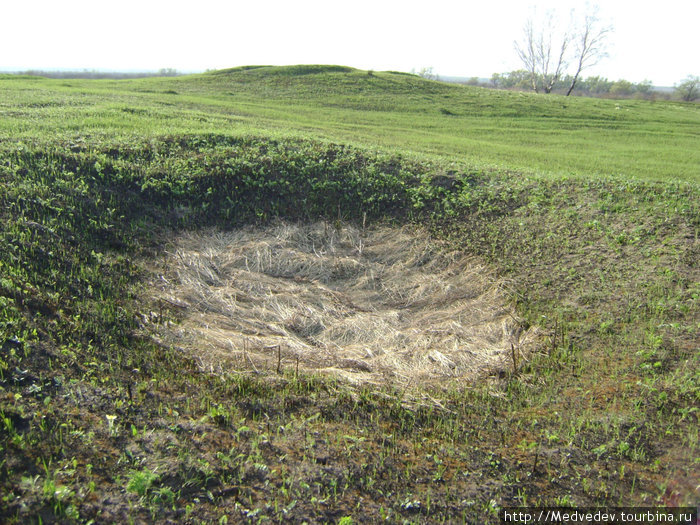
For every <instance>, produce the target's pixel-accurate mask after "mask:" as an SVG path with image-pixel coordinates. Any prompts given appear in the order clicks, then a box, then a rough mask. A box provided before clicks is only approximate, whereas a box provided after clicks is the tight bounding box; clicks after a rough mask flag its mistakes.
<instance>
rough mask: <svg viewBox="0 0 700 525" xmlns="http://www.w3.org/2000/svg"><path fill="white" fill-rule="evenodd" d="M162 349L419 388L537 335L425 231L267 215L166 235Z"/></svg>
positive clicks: (468, 265) (502, 355)
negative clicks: (228, 227) (167, 319)
mask: <svg viewBox="0 0 700 525" xmlns="http://www.w3.org/2000/svg"><path fill="white" fill-rule="evenodd" d="M166 258H167V259H166V266H165V268H166V269H165V271H164V272H162V276H161V278H160V279H159V281H158V282H159V283H160V285H159V287H158V288H157V299H158V300H159V301H161V302H165V303H168V304H170V305H175V306H177V307H178V309H179V310H180V311H181V312H182V320H181V322H180V323H177V324H174V325H171V326H170V327H169V328H167V329H162V330H161V331H160V337H161V338H162V339H163V342H164V343H167V344H174V345H176V346H178V347H180V348H182V349H184V350H185V351H187V352H190V353H192V354H193V355H195V356H196V357H197V358H198V360H199V362H200V363H201V365H202V366H203V367H204V368H207V369H212V370H242V369H245V370H253V371H268V372H269V371H283V370H289V369H300V370H307V371H308V370H314V371H319V372H328V373H333V374H336V375H339V376H343V377H344V378H346V379H348V380H350V381H353V382H363V383H364V382H367V383H380V382H387V381H392V382H399V383H402V384H417V383H421V382H432V383H434V382H436V381H440V380H441V379H448V378H464V379H471V378H476V377H478V376H480V375H482V374H484V373H491V372H494V371H498V370H499V369H507V368H509V367H510V368H512V366H513V358H515V359H516V360H522V358H523V357H522V356H524V355H526V354H527V353H528V352H529V349H530V348H531V347H532V345H533V344H534V341H535V339H536V333H535V330H533V329H530V330H523V329H522V327H521V324H520V323H519V321H518V319H517V318H516V316H515V315H514V313H513V310H512V308H511V307H509V306H507V302H508V301H507V297H506V293H505V291H504V287H503V286H502V284H501V283H500V282H499V281H498V280H497V279H496V278H495V276H494V274H493V272H492V271H490V270H489V269H488V268H486V267H485V266H484V265H483V264H480V263H479V262H477V260H476V259H474V258H472V257H469V256H466V255H464V254H463V253H460V252H457V251H454V250H450V249H449V247H448V246H446V245H445V244H443V243H440V242H437V241H436V240H435V239H433V238H431V237H430V236H429V235H428V234H427V233H426V232H425V231H422V230H419V229H415V228H409V227H403V228H398V227H392V226H377V227H373V228H368V229H366V230H364V229H361V228H356V227H353V226H349V225H343V226H334V225H332V224H329V223H325V222H319V223H315V224H306V225H298V224H287V223H278V224H275V225H273V226H268V227H265V228H261V227H245V228H241V229H238V230H234V231H230V232H221V231H211V230H210V231H199V232H196V233H185V234H182V235H180V236H178V237H177V238H175V239H173V240H172V243H171V246H170V248H169V249H168V250H167V256H166Z"/></svg>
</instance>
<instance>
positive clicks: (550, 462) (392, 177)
mask: <svg viewBox="0 0 700 525" xmlns="http://www.w3.org/2000/svg"><path fill="white" fill-rule="evenodd" d="M2 148H3V149H2V153H1V155H0V159H1V161H0V177H1V178H2V183H3V185H2V188H3V191H2V193H1V194H0V215H1V219H2V222H1V224H2V231H1V233H0V236H1V237H2V246H3V248H4V249H3V250H2V251H1V252H0V301H2V310H1V314H0V342H1V344H2V356H1V358H2V361H0V388H1V390H0V394H1V401H0V416H1V420H2V425H3V432H2V433H1V434H0V447H1V451H2V461H1V462H0V485H1V486H2V494H3V500H2V507H1V509H2V510H1V512H2V517H3V520H4V521H8V522H13V521H14V522H17V523H24V522H27V521H31V520H34V521H38V519H39V518H41V519H42V521H43V522H48V521H51V520H54V519H64V520H81V521H82V520H90V519H94V520H95V521H98V522H106V521H107V522H108V521H126V520H127V519H128V517H132V518H135V519H144V520H151V519H156V518H157V519H159V520H168V519H169V520H173V521H186V520H188V519H190V520H205V521H216V520H218V519H219V518H220V517H222V516H223V515H226V516H228V517H229V519H230V520H244V521H245V520H249V521H258V520H260V519H264V518H265V517H267V518H269V519H271V520H272V521H288V520H292V521H297V522H301V521H304V520H306V521H309V522H314V521H337V520H338V519H340V518H341V517H346V516H351V517H352V518H353V520H354V521H355V522H360V523H361V522H367V523H370V522H376V520H377V519H380V518H381V517H389V518H390V519H392V520H395V521H401V520H409V521H414V522H422V521H440V520H443V519H447V520H455V519H457V520H459V519H460V518H464V519H465V520H467V521H479V522H483V521H489V520H491V521H495V520H496V519H497V517H496V512H497V509H498V508H499V507H501V506H506V505H518V504H595V505H603V504H609V505H613V504H615V505H617V504H626V505H631V504H649V505H651V504H668V503H690V504H692V503H694V501H696V498H697V494H695V493H694V490H695V486H694V485H696V484H697V483H694V480H697V475H698V463H697V459H696V458H697V455H698V454H697V446H698V442H697V437H698V433H697V428H698V426H697V422H698V421H697V404H698V400H699V395H700V394H699V391H698V379H699V377H698V367H697V363H698V357H699V356H698V348H697V333H698V325H697V319H698V306H699V305H698V301H699V297H700V289H698V282H700V279H698V266H697V261H698V259H700V257H698V255H699V254H698V241H697V234H698V228H699V227H700V215H699V210H698V202H700V199H698V197H699V195H698V190H697V188H695V187H694V186H691V185H685V184H678V183H664V184H662V183H643V182H626V183H621V182H619V181H605V180H596V181H582V180H577V179H566V178H562V177H559V178H552V179H527V178H514V177H512V176H509V175H500V174H498V173H488V174H486V173H477V172H466V171H464V172H463V171H450V170H451V169H452V168H451V167H450V166H447V167H445V166H443V165H442V164H440V163H439V162H427V161H418V160H411V161H409V160H406V159H405V158H402V157H401V156H395V155H389V154H377V153H372V152H369V151H366V150H362V149H357V148H351V147H343V146H339V145H336V144H332V143H325V142H313V141H299V140H272V139H267V138H254V137H249V138H246V139H231V138H227V137H223V136H216V135H212V136H204V135H193V136H179V137H166V138H158V139H148V140H145V139H140V140H130V141H104V142H91V143H90V144H88V143H85V142H82V143H81V142H78V141H72V142H53V143H52V142H48V143H37V144H35V145H26V144H24V145H17V144H15V143H10V142H5V143H4V144H3V146H2ZM276 217H286V218H287V219H288V220H297V221H309V220H316V219H319V218H325V219H327V220H329V221H331V222H332V223H333V222H335V221H337V220H338V219H340V220H341V221H349V222H351V223H352V222H354V223H355V224H357V225H360V224H361V223H362V221H363V220H364V221H367V222H368V223H369V224H374V223H375V222H376V221H379V220H382V221H387V220H388V221H395V222H399V223H403V222H415V223H420V224H423V225H424V226H425V227H427V228H430V229H431V230H432V231H433V232H434V234H435V235H437V236H439V237H442V238H443V239H445V240H448V241H449V242H450V243H451V244H452V246H453V247H454V248H460V249H464V250H466V251H468V253H471V254H474V255H477V256H479V257H480V258H481V259H482V260H483V261H487V262H488V263H489V264H490V265H492V267H493V268H495V269H496V270H497V271H498V273H499V274H500V276H501V278H503V279H506V283H510V284H506V286H507V289H508V293H509V294H510V296H511V297H512V298H513V301H514V304H515V306H516V308H517V311H518V314H519V315H520V316H521V317H522V318H523V319H524V320H525V323H526V325H527V324H530V325H540V326H542V327H543V329H545V330H547V331H548V335H547V337H546V340H545V342H544V343H542V344H541V346H540V347H539V348H538V352H537V353H536V354H535V355H532V356H530V357H529V358H528V359H527V360H520V361H518V362H517V363H515V364H516V366H517V369H516V370H512V368H511V370H507V371H504V372H502V373H501V374H500V376H492V377H491V378H490V379H489V378H486V379H484V378H483V377H482V378H480V379H479V380H478V381H472V382H467V383H464V384H462V385H453V386H451V387H450V388H449V389H448V390H445V389H426V388H423V389H421V388H420V387H418V389H416V388H413V389H405V388H402V389H397V388H395V387H392V386H387V387H384V388H382V387H376V386H372V387H371V388H360V389H357V388H355V387H350V386H348V385H346V384H345V383H344V382H343V381H340V382H338V381H336V380H334V379H332V378H328V377H324V376H314V375H307V374H305V373H304V372H303V370H302V371H301V372H300V373H299V374H297V372H296V370H295V369H294V367H293V366H286V367H282V369H281V370H280V373H279V374H278V373H277V371H276V370H269V371H264V372H262V373H259V374H251V373H250V368H245V367H240V369H239V370H237V369H235V368H233V367H231V368H228V369H226V370H218V371H217V373H213V374H212V373H203V372H202V367H201V366H200V365H201V363H200V362H198V361H196V360H195V359H194V358H193V357H192V355H191V354H189V353H183V352H182V351H180V350H179V349H177V348H175V347H172V346H169V345H163V344H158V343H156V342H154V339H153V338H152V337H151V332H149V328H148V326H149V325H151V326H153V331H157V330H160V329H161V328H162V326H164V325H168V324H170V325H174V326H177V323H178V322H179V320H180V319H181V315H182V312H181V311H180V308H179V307H178V306H177V305H171V304H169V303H167V302H160V303H156V302H155V301H153V302H150V303H149V302H148V301H147V299H144V298H145V297H148V296H149V293H150V291H151V290H150V289H144V286H145V285H144V282H145V281H144V279H145V278H146V277H148V275H150V274H149V272H150V271H151V269H152V264H154V261H155V262H158V261H162V260H163V253H162V251H163V250H164V249H165V246H164V244H163V241H162V240H163V239H164V238H167V237H169V236H170V235H171V234H175V233H177V232H178V231H184V230H188V231H191V230H197V229H201V228H205V227H206V228H209V227H216V228H219V229H222V230H230V229H231V228H233V227H235V226H238V225H241V224H250V223H266V222H268V221H270V220H272V219H274V218H276ZM144 319H150V320H151V322H150V323H144ZM409 390H412V391H409Z"/></svg>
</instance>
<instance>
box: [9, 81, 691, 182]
mask: <svg viewBox="0 0 700 525" xmlns="http://www.w3.org/2000/svg"><path fill="white" fill-rule="evenodd" d="M336 69H337V68H336ZM0 92H2V93H3V96H2V99H1V100H3V108H2V111H3V112H4V113H5V115H4V116H7V117H9V118H7V119H4V121H3V122H2V123H0V132H2V131H4V132H5V134H10V135H11V136H13V137H18V136H21V135H30V136H31V135H35V134H36V132H37V130H43V131H44V132H51V133H62V132H64V131H67V132H69V133H70V132H74V131H76V130H82V131H85V130H86V129H92V130H95V131H98V130H99V131H105V130H108V131H109V133H114V132H126V133H129V132H136V133H141V132H144V131H148V132H151V133H163V132H194V131H207V132H211V131H216V132H221V133H240V132H241V130H244V131H250V130H265V131H274V132H277V133H281V134H289V133H291V134H293V135H295V136H296V135H298V133H299V132H303V133H305V134H307V135H308V136H313V137H322V138H326V139H330V140H333V141H339V142H343V143H357V144H361V145H369V146H371V147H376V146H380V147H383V148H387V149H388V150H391V151H396V150H400V151H404V152H413V153H425V154H430V155H436V156H439V157H440V158H443V159H449V160H452V161H459V162H465V161H466V162H468V163H469V164H471V165H479V166H491V167H497V168H498V169H501V170H502V169H518V170H519V171H526V172H533V171H540V172H548V173H558V174H580V175H586V176H589V175H615V176H618V175H619V176H622V177H623V178H628V177H632V176H633V177H639V178H643V179H649V180H664V179H666V178H668V177H672V178H673V179H674V180H694V181H697V180H698V177H700V170H699V169H698V166H700V153H698V148H697V142H698V136H699V134H700V131H698V130H700V108H699V107H698V106H697V105H688V104H676V103H667V102H663V103H661V102H659V103H648V102H646V101H611V100H599V99H580V98H565V97H559V96H552V97H539V96H536V95H530V94H522V93H506V92H496V91H489V90H484V89H479V88H472V87H460V86H454V85H447V84H441V83H435V82H428V81H425V80H422V79H420V78H417V77H413V76H409V75H401V74H393V73H374V74H373V75H372V76H370V75H368V74H367V73H366V72H363V71H357V70H351V69H347V68H345V70H343V71H337V70H333V69H332V70H326V71H325V72H324V73H323V74H310V73H308V71H306V70H295V69H290V68H264V67H261V68H250V69H243V68H241V69H237V70H228V71H219V72H214V73H209V74H204V75H199V76H193V77H181V78H174V79H173V78H166V79H161V78H153V79H143V80H133V81H131V80H130V81H111V82H110V81H77V80H75V81H72V80H71V81H64V80H60V81H54V80H47V79H29V80H27V79H25V78H20V79H16V80H5V81H3V82H2V83H0Z"/></svg>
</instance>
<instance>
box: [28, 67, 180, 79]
mask: <svg viewBox="0 0 700 525" xmlns="http://www.w3.org/2000/svg"><path fill="white" fill-rule="evenodd" d="M17 74H18V75H30V76H35V77H46V78H59V79H64V78H65V79H69V78H86V79H105V78H106V79H112V80H121V79H127V78H148V77H176V76H178V75H181V74H182V73H179V72H178V71H177V69H173V68H170V67H167V68H162V69H159V70H158V71H146V72H118V71H96V70H94V69H91V70H88V69H83V70H82V71H44V70H40V69H29V70H27V71H17Z"/></svg>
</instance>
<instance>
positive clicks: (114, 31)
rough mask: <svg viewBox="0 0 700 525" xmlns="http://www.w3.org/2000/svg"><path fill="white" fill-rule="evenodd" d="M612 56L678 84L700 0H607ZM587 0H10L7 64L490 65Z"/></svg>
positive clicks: (696, 68)
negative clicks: (538, 19) (534, 13)
mask: <svg viewBox="0 0 700 525" xmlns="http://www.w3.org/2000/svg"><path fill="white" fill-rule="evenodd" d="M598 4H599V6H600V16H601V18H603V19H604V20H607V21H608V22H610V23H611V24H612V25H613V26H614V28H615V32H614V33H613V34H612V35H611V37H610V45H609V53H610V58H608V59H606V60H604V61H603V62H601V63H600V65H598V66H596V67H595V68H592V69H590V70H588V71H586V72H584V76H589V75H594V74H597V75H601V76H605V77H607V78H609V79H611V80H617V79H619V78H624V79H627V80H630V81H632V82H640V81H642V80H644V79H649V80H651V81H652V82H653V83H654V84H655V85H669V86H670V85H673V84H674V83H677V82H679V81H680V80H681V79H683V78H684V77H686V76H687V75H689V74H693V75H700V53H699V51H700V43H699V42H700V41H699V40H698V38H697V31H698V21H699V20H700V2H699V1H697V0H664V1H659V0H651V1H648V0H599V1H598ZM535 5H536V6H537V9H538V12H543V11H544V10H545V9H546V8H548V7H555V6H556V7H558V8H560V9H563V10H568V9H570V8H572V7H579V8H580V7H581V5H582V2H581V0H558V1H554V0H532V1H530V2H528V0H523V1H519V0H477V1H471V0H453V1H447V0H424V1H421V2H415V1H413V0H398V1H397V0H354V1H341V0H335V1H334V0H296V1H293V0H287V1H285V0H243V1H241V0H228V1H224V0H190V1H188V2H181V1H179V0H167V1H166V0H121V1H119V2H115V1H107V0H0V69H2V70H26V69H107V70H120V71H124V70H157V69H160V68H163V67H172V68H176V69H178V70H180V71H203V70H205V69H218V68H225V67H233V66H241V65H252V64H275V65H286V64H341V65H348V66H353V67H357V68H361V69H374V70H377V71H382V70H397V71H409V70H411V69H412V68H416V69H420V68H421V67H426V66H432V67H433V69H434V72H435V73H437V74H439V75H454V76H481V77H490V76H491V74H492V73H495V72H505V71H510V70H513V69H518V68H520V64H519V62H518V60H517V56H516V54H515V51H514V48H513V41H514V40H515V39H516V38H519V37H520V35H521V32H522V26H523V22H524V20H525V19H526V18H527V16H528V15H529V13H530V12H531V8H532V6H535Z"/></svg>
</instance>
